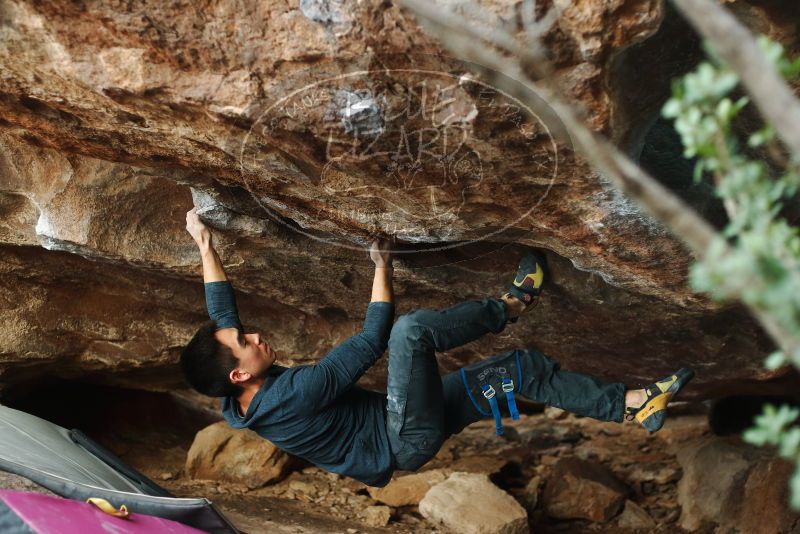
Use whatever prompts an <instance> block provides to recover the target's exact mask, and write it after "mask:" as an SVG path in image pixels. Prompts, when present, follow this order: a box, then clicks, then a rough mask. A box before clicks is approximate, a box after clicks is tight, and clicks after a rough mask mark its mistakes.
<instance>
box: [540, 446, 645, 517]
mask: <svg viewBox="0 0 800 534" xmlns="http://www.w3.org/2000/svg"><path fill="white" fill-rule="evenodd" d="M628 493H629V490H628V488H627V487H626V486H625V485H624V484H623V483H622V482H620V481H619V480H618V479H617V478H616V477H615V476H614V475H613V473H611V471H609V470H608V469H607V468H605V467H604V466H602V465H601V464H597V463H593V462H589V461H586V460H581V459H579V458H562V459H559V460H558V461H557V462H556V464H555V465H554V466H553V470H552V472H551V474H550V476H549V477H548V479H547V482H546V485H545V490H544V495H543V501H544V509H545V511H546V513H547V515H549V516H551V517H555V518H559V519H587V520H589V521H595V522H606V521H608V520H610V519H611V518H613V517H614V516H616V515H617V513H618V512H619V511H620V509H621V508H622V505H623V504H624V503H625V497H626V496H627V494H628Z"/></svg>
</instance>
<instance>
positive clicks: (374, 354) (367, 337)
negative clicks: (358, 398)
mask: <svg viewBox="0 0 800 534" xmlns="http://www.w3.org/2000/svg"><path fill="white" fill-rule="evenodd" d="M393 320H394V304H393V303H391V302H371V303H370V304H369V306H368V307H367V314H366V317H365V318H364V326H363V327H362V329H361V332H359V333H358V334H356V335H354V336H352V337H350V338H348V339H346V340H345V341H344V342H343V343H341V344H340V345H338V346H337V347H336V348H334V349H333V350H332V351H330V352H329V353H328V354H327V355H326V356H325V357H324V358H322V360H320V362H319V363H318V364H316V365H309V366H308V367H305V368H303V369H302V372H298V374H297V376H296V378H295V379H296V380H297V386H298V387H299V389H300V390H301V393H302V395H303V399H304V402H303V405H304V407H306V408H307V409H309V410H312V411H313V410H317V409H319V408H322V407H324V406H326V405H328V404H329V403H331V402H333V401H334V400H336V398H337V397H339V395H341V394H342V393H344V392H345V391H347V390H348V389H350V388H351V387H352V386H353V385H354V384H355V383H356V382H357V381H358V379H359V378H361V375H363V374H364V373H365V372H366V371H367V369H369V368H370V367H372V365H373V364H374V363H375V362H376V361H377V360H378V358H380V357H381V356H382V355H383V353H384V352H385V351H386V347H387V346H388V344H389V334H390V332H391V329H392V322H393Z"/></svg>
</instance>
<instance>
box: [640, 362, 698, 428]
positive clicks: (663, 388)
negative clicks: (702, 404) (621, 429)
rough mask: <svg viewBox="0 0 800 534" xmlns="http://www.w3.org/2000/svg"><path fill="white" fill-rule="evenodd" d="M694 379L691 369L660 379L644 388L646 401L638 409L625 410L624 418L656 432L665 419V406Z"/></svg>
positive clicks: (684, 369) (681, 370)
mask: <svg viewBox="0 0 800 534" xmlns="http://www.w3.org/2000/svg"><path fill="white" fill-rule="evenodd" d="M692 377H694V371H692V370H691V369H686V368H683V369H680V370H679V371H677V372H676V373H675V374H673V375H670V376H668V377H666V378H662V379H661V380H659V381H658V382H655V383H653V384H650V385H649V386H647V387H646V388H644V391H645V393H646V394H647V400H646V401H645V402H644V404H642V405H641V406H639V407H638V408H631V407H626V408H625V418H626V419H627V420H629V421H632V420H634V419H636V421H638V422H639V423H640V424H641V425H642V426H643V427H645V428H646V429H647V430H649V431H650V432H656V431H658V430H659V429H660V428H661V427H662V426H664V421H665V420H666V419H667V405H668V404H669V403H670V401H671V400H672V399H674V398H675V395H677V394H678V392H679V391H680V390H681V389H683V386H685V385H686V384H688V383H689V380H691V379H692Z"/></svg>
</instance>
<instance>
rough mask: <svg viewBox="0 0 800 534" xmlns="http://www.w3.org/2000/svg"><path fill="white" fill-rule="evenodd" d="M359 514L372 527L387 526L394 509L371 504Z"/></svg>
mask: <svg viewBox="0 0 800 534" xmlns="http://www.w3.org/2000/svg"><path fill="white" fill-rule="evenodd" d="M358 516H359V517H360V518H361V519H362V520H363V521H364V523H365V524H366V525H367V526H370V527H385V526H386V525H388V524H389V519H391V517H392V509H391V508H389V507H388V506H369V507H367V508H364V510H362V511H361V513H360V514H358Z"/></svg>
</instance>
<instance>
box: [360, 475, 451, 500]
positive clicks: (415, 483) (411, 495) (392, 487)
mask: <svg viewBox="0 0 800 534" xmlns="http://www.w3.org/2000/svg"><path fill="white" fill-rule="evenodd" d="M446 478H447V473H446V472H445V471H443V470H441V469H433V470H431V471H422V472H420V473H414V474H412V475H405V476H400V477H395V478H393V479H392V480H391V482H389V483H388V484H387V485H386V486H384V487H382V488H372V487H370V488H368V490H367V491H369V495H370V497H372V498H373V499H375V500H376V501H378V502H382V503H384V504H388V505H389V506H395V507H397V506H409V505H414V506H416V505H417V504H419V502H420V501H421V500H422V498H423V497H424V496H425V494H426V493H427V492H428V490H429V489H431V487H433V486H434V485H436V484H438V483H439V482H442V481H443V480H444V479H446Z"/></svg>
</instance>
